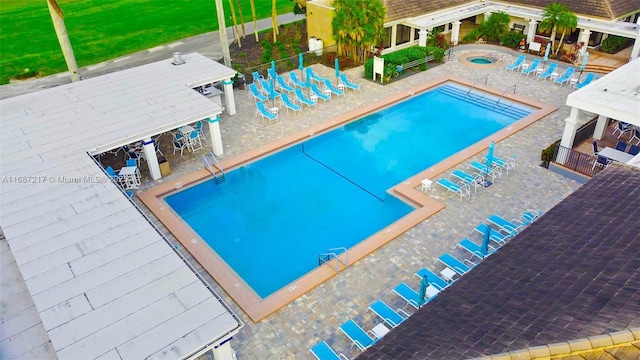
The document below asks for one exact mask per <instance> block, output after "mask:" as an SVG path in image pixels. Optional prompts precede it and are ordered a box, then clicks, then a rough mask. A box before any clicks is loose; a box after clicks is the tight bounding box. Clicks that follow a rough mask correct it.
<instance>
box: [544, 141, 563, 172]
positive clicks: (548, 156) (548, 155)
mask: <svg viewBox="0 0 640 360" xmlns="http://www.w3.org/2000/svg"><path fill="white" fill-rule="evenodd" d="M559 144H560V140H558V141H556V142H554V143H553V144H551V145H549V146H548V147H547V148H546V149H542V153H541V154H540V160H542V162H543V163H544V164H545V167H548V166H549V163H550V162H551V161H553V154H554V153H555V152H556V147H558V145H559Z"/></svg>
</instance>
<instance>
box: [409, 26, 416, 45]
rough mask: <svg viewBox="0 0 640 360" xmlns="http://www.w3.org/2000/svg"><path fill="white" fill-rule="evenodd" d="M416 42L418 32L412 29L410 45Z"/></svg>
mask: <svg viewBox="0 0 640 360" xmlns="http://www.w3.org/2000/svg"><path fill="white" fill-rule="evenodd" d="M414 41H416V31H415V29H414V28H411V33H410V34H409V43H411V44H413V42H414Z"/></svg>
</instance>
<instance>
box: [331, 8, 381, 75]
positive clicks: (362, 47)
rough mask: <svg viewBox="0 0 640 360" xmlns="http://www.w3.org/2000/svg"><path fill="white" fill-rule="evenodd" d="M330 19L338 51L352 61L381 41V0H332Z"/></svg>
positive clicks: (365, 55)
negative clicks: (332, 14) (333, 10)
mask: <svg viewBox="0 0 640 360" xmlns="http://www.w3.org/2000/svg"><path fill="white" fill-rule="evenodd" d="M333 7H334V8H335V12H334V17H333V20H332V21H331V26H332V28H333V38H334V39H335V40H336V45H337V46H338V53H339V54H344V55H347V56H350V57H351V58H352V59H353V60H354V61H355V62H361V61H364V60H365V59H367V58H368V57H369V56H370V55H371V53H372V49H374V48H375V47H376V46H377V45H379V44H380V42H381V40H382V37H383V35H384V34H383V31H384V18H385V12H386V9H385V7H384V5H383V4H382V1H380V0H335V1H334V2H333Z"/></svg>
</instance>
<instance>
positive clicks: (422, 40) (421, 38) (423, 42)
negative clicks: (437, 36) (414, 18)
mask: <svg viewBox="0 0 640 360" xmlns="http://www.w3.org/2000/svg"><path fill="white" fill-rule="evenodd" d="M427 35H428V32H427V29H420V31H419V32H418V46H422V47H425V46H427Z"/></svg>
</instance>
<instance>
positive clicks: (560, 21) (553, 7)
mask: <svg viewBox="0 0 640 360" xmlns="http://www.w3.org/2000/svg"><path fill="white" fill-rule="evenodd" d="M577 26H578V17H577V16H576V15H575V14H574V13H572V12H571V11H570V10H569V8H568V7H566V6H565V5H562V4H558V3H552V4H549V5H547V6H545V7H544V10H543V12H542V21H541V22H540V25H539V27H540V30H542V31H545V32H547V31H549V30H551V47H552V48H555V40H556V34H557V32H558V31H561V32H562V37H561V38H560V44H559V45H558V47H557V48H556V50H555V52H554V54H555V55H557V54H558V52H559V51H560V48H561V47H562V43H563V41H564V35H565V33H566V32H567V30H574V29H575V28H576V27H577Z"/></svg>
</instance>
